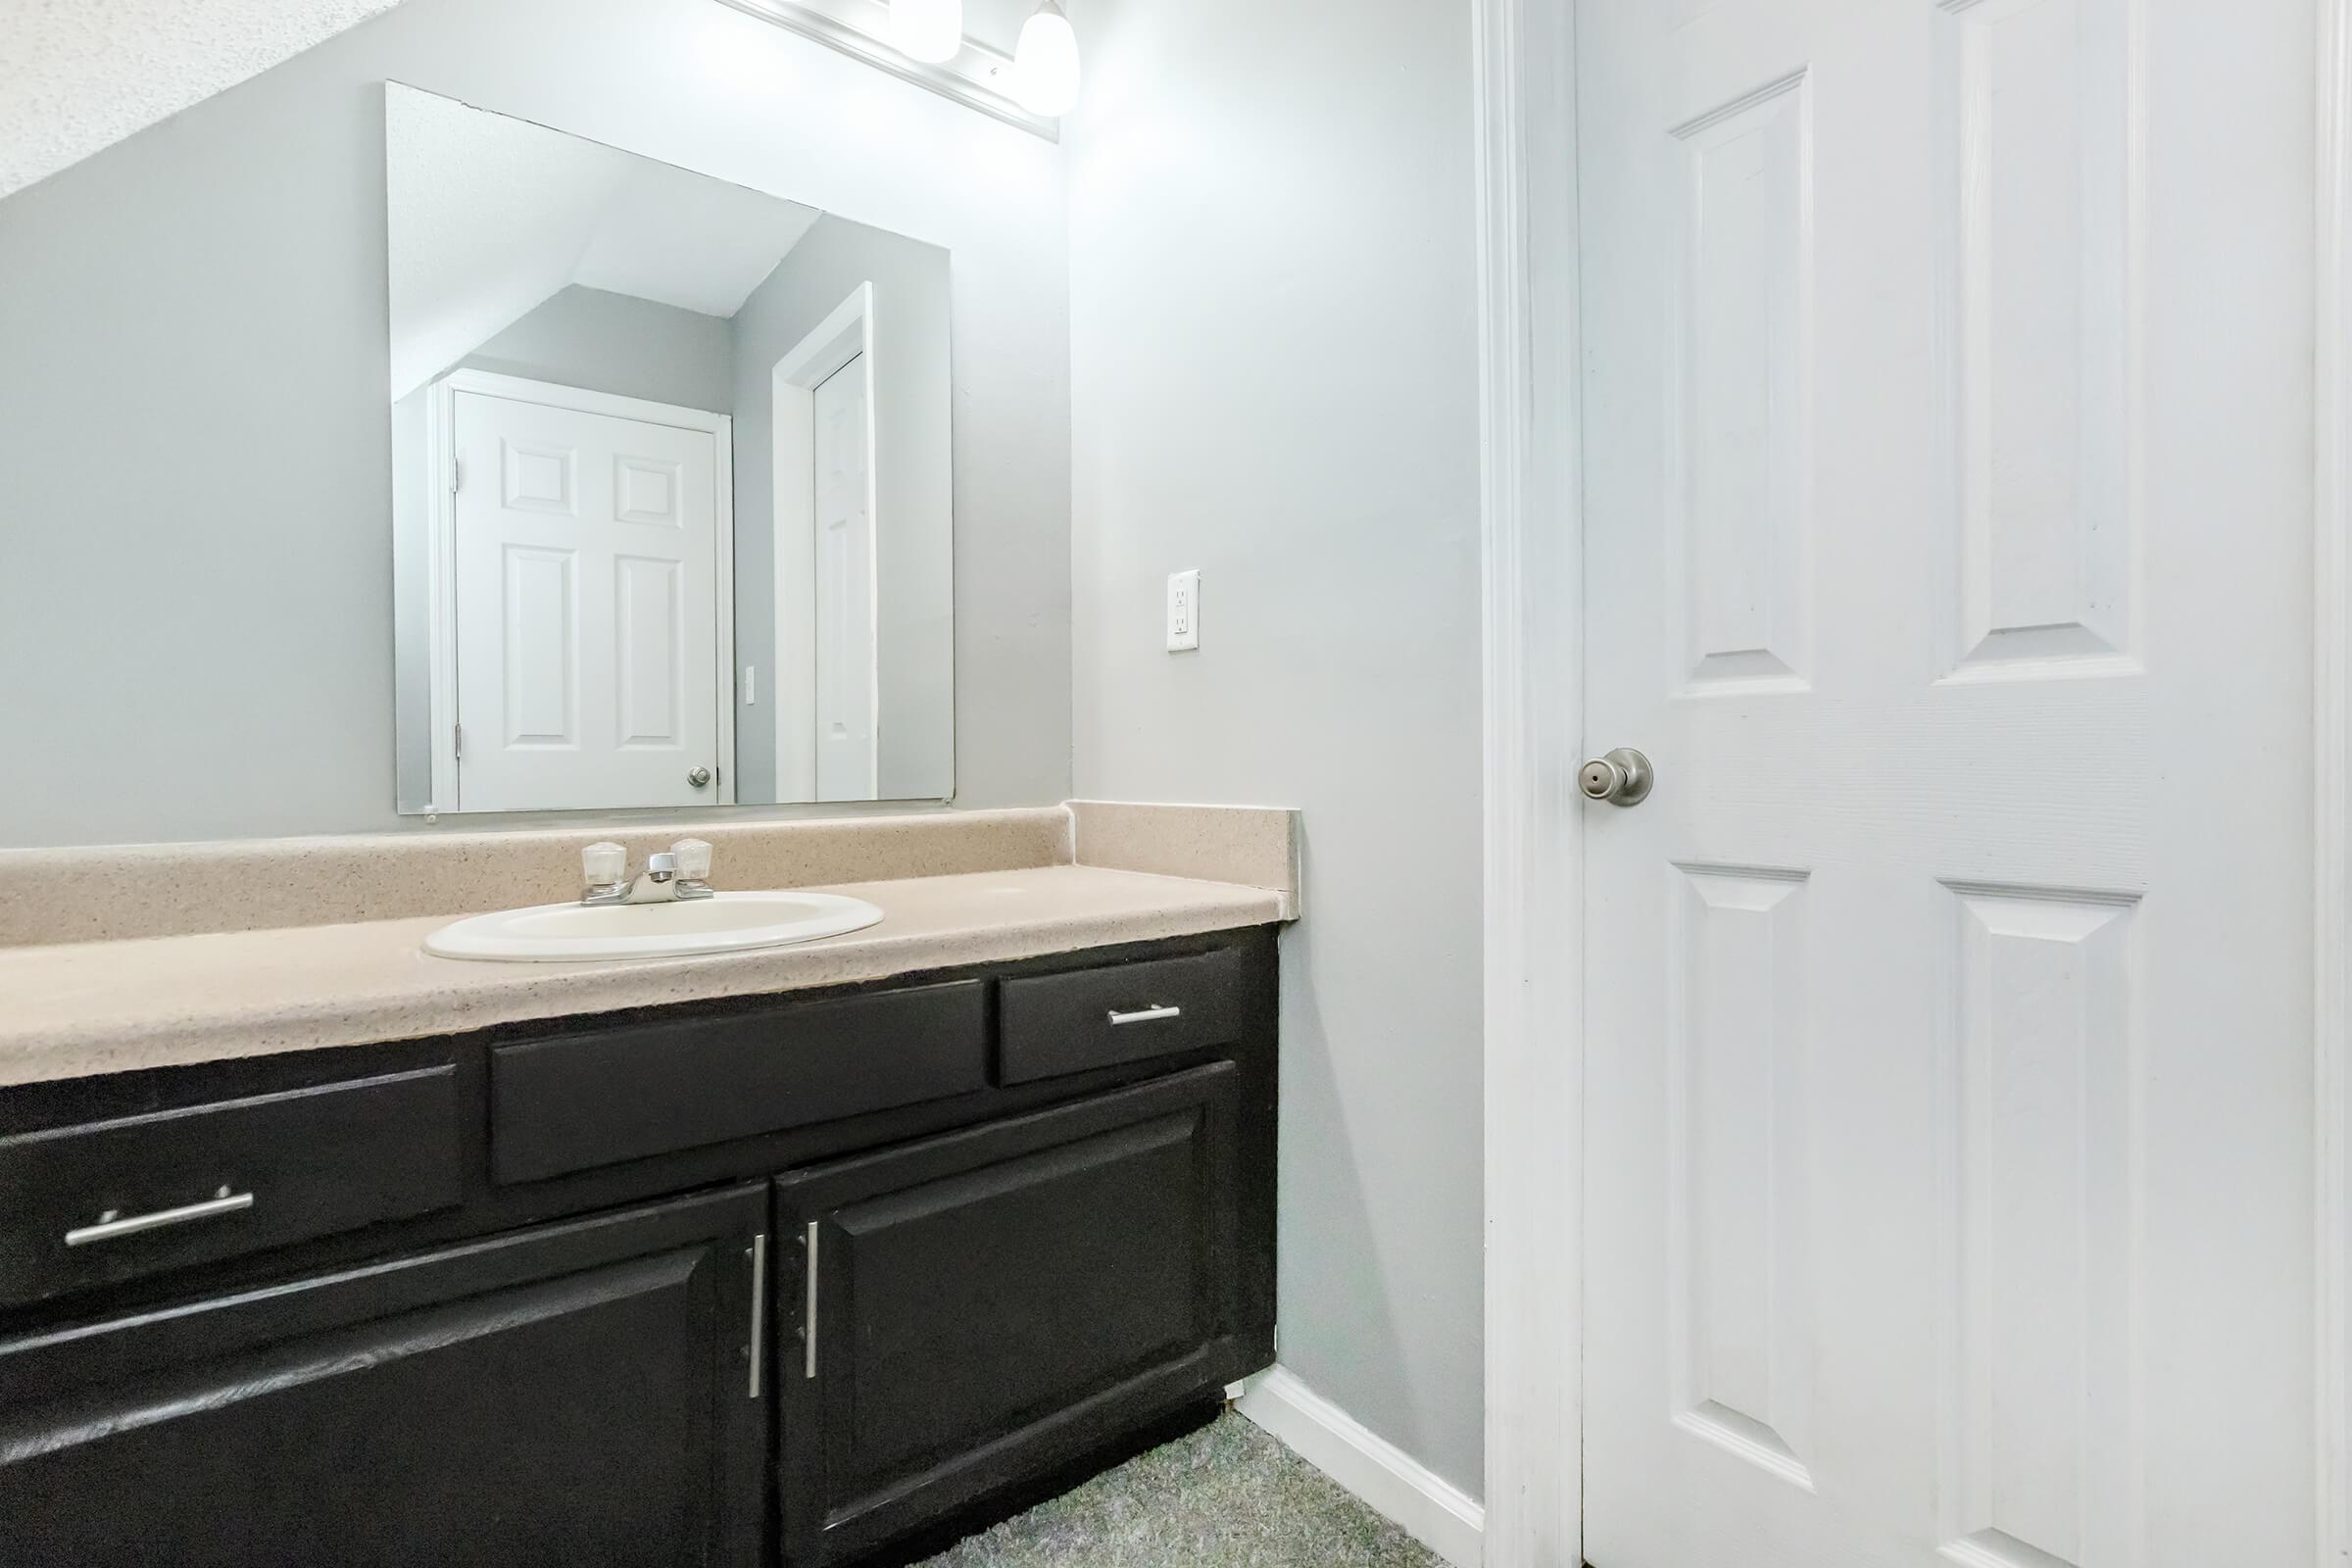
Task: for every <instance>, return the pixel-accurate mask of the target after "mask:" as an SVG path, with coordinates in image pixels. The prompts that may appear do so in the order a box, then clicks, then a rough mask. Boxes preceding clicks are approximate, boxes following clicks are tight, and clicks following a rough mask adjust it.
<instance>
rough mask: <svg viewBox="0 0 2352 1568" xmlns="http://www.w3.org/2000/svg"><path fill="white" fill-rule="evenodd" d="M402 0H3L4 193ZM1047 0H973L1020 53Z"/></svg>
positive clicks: (973, 30)
mask: <svg viewBox="0 0 2352 1568" xmlns="http://www.w3.org/2000/svg"><path fill="white" fill-rule="evenodd" d="M397 4H399V0H0V196H5V195H7V194H8V193H9V192H10V191H13V190H16V189H19V188H20V187H22V186H25V185H29V184H31V183H32V182H33V181H34V180H36V179H41V178H43V177H45V176H47V175H50V174H53V173H55V172H58V171H59V170H61V169H63V168H65V167H66V166H67V165H69V164H73V163H76V162H78V161H80V160H81V159H84V158H87V157H89V156H90V154H92V153H94V152H97V151H98V150H99V149H100V148H102V147H106V146H109V145H111V144H113V143H115V142H118V141H121V140H122V139H123V137H125V136H127V135H129V134H131V133H132V132H133V131H136V130H142V129H144V128H146V127H147V126H149V125H152V124H154V123H156V122H157V121H159V120H162V119H164V118H166V117H167V116H170V115H174V114H177V113H178V112H179V111H180V110H182V109H185V108H187V107H188V106H189V105H190V104H193V103H197V102H199V101H201V100H203V99H205V98H209V97H211V96H212V95H213V94H214V93H217V92H220V91H221V90H222V89H223V88H226V87H233V86H235V85H236V84H237V83H238V82H240V81H243V80H245V79H246V78H247V77H249V76H256V75H259V74H261V73H263V72H265V71H267V70H269V69H270V67H271V66H274V65H276V64H277V63H278V62H279V61H281V60H285V59H288V58H290V57H291V56H294V55H297V54H300V53H301V52H302V51H303V50H305V49H308V48H310V47H311V45H313V44H315V43H319V42H320V41H321V40H323V39H326V38H328V37H331V36H333V35H334V34H335V33H338V32H341V31H342V30H343V29H344V28H346V27H348V26H350V25H352V24H354V23H357V22H364V21H366V20H367V19H368V18H369V17H372V16H374V15H376V14H377V13H378V12H382V11H389V10H391V9H392V8H393V6H395V5H397ZM1036 8H1037V7H1036V0H964V30H965V31H966V32H967V33H968V34H969V35H970V36H971V37H973V38H975V39H977V40H979V41H980V42H982V43H985V44H989V45H991V46H993V47H995V48H998V49H1001V50H1004V51H1005V52H1006V53H1010V52H1011V50H1012V46H1013V43H1014V41H1015V40H1016V39H1017V38H1018V37H1019V36H1020V30H1021V23H1022V22H1023V21H1025V20H1026V19H1027V18H1028V15H1029V13H1030V12H1031V11H1034V10H1035V9H1036Z"/></svg>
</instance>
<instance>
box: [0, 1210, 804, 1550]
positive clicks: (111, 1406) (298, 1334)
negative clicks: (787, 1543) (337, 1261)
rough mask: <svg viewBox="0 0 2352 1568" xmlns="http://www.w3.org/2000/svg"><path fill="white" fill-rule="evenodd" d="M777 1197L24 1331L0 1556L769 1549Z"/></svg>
mask: <svg viewBox="0 0 2352 1568" xmlns="http://www.w3.org/2000/svg"><path fill="white" fill-rule="evenodd" d="M765 1196H766V1195H765V1194H764V1193H763V1192H762V1191H761V1190H760V1188H758V1187H743V1188H737V1189H735V1190H734V1191H732V1192H726V1193H718V1194H713V1195H710V1196H706V1197H700V1198H695V1199H691V1200H686V1201H678V1202H672V1203H666V1204H662V1205H661V1206H658V1207H653V1208H644V1209H637V1210H632V1211H628V1212H623V1213H619V1214H614V1215H609V1216H603V1217H599V1218H594V1219H587V1220H580V1221H575V1222H571V1223H566V1224H563V1225H557V1226H550V1227H548V1228H545V1229H541V1230H533V1231H524V1232H519V1233H516V1234H514V1235H511V1236H506V1237H500V1238H496V1239H493V1240H490V1241H484V1242H478V1243H473V1244H469V1245H467V1246H464V1247H457V1248H451V1249H448V1250H442V1251H436V1252H431V1253H427V1254H423V1255H420V1256H416V1257H409V1258H402V1259H398V1260H396V1261H392V1262H387V1263H381V1264H375V1265H370V1266H368V1267H363V1268H358V1269H353V1270H350V1271H348V1272H345V1273H340V1274H333V1275H327V1276H323V1277H320V1278H317V1279H308V1280H302V1281H298V1282H294V1283H290V1284H286V1285H281V1286H275V1287H271V1288H268V1289H263V1290H256V1291H251V1292H247V1293H245V1294H242V1295H238V1296H232V1297H225V1298H221V1299H214V1300H205V1301H198V1302H195V1303H193V1304H190V1305H185V1306H179V1307H172V1308H167V1309H163V1310H159V1311H154V1312H149V1313H146V1314H143V1315H140V1316H136V1317H128V1318H123V1319H119V1320H116V1321H111V1322H100V1323H94V1324H90V1325H88V1326H86V1327H80V1328H73V1329H67V1330H63V1331H57V1332H52V1333H48V1334H45V1335H42V1336H39V1337H35V1338H28V1339H20V1340H16V1341H11V1342H6V1343H0V1563H9V1564H12V1565H15V1564H24V1565H27V1568H30V1565H36V1564H38V1565H47V1564H52V1563H57V1564H66V1563H72V1564H96V1563H106V1564H131V1563H155V1564H171V1565H172V1568H202V1565H213V1564H218V1565H221V1568H230V1565H236V1568H255V1565H267V1564H285V1565H287V1568H294V1565H302V1568H316V1565H317V1564H320V1563H337V1564H381V1565H385V1568H391V1565H395V1564H399V1565H412V1564H415V1565H425V1564H430V1565H434V1568H443V1565H472V1564H479V1565H482V1568H490V1565H493V1564H496V1565H499V1568H509V1565H513V1564H517V1563H564V1564H567V1565H570V1564H595V1563H631V1564H637V1563H662V1564H670V1563H712V1564H718V1563H725V1564H753V1563H757V1562H758V1561H759V1560H760V1548H761V1542H762V1536H763V1532H764V1514H765V1508H764V1502H763V1498H764V1476H765V1473H766V1439H765V1423H764V1420H763V1417H764V1414H765V1405H764V1402H763V1401H762V1400H761V1399H760V1390H759V1389H758V1388H757V1385H756V1381H755V1380H756V1378H757V1376H758V1375H760V1373H763V1372H764V1370H765V1369H764V1367H762V1366H760V1362H759V1359H758V1358H757V1352H756V1349H755V1342H754V1339H753V1336H754V1334H755V1332H756V1330H757V1329H758V1328H759V1327H760V1317H761V1316H762V1315H763V1314H762V1312H761V1311H760V1303H759V1302H758V1301H756V1300H755V1282H754V1275H755V1273H756V1272H757V1271H758V1270H757V1269H756V1267H755V1256H756V1255H757V1258H758V1261H759V1263H760V1265H761V1266H763V1265H764V1259H765V1250H764V1244H763V1242H761V1241H760V1232H761V1230H762V1221H763V1217H764V1210H765Z"/></svg>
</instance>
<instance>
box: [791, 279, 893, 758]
mask: <svg viewBox="0 0 2352 1568" xmlns="http://www.w3.org/2000/svg"><path fill="white" fill-rule="evenodd" d="M860 355H863V356H864V359H865V408H866V417H865V440H866V452H865V487H866V488H865V515H866V517H867V518H868V519H869V521H870V524H871V526H872V528H873V530H874V544H875V549H874V563H873V564H874V569H873V571H872V573H871V575H870V577H869V580H868V582H867V587H868V589H869V590H870V591H871V593H872V594H873V596H874V603H873V605H872V606H871V607H870V613H869V616H868V620H867V624H868V625H870V626H871V627H873V629H874V646H873V649H872V650H871V653H872V658H873V662H874V670H873V678H872V679H871V680H870V681H868V682H867V685H866V689H867V690H868V691H869V692H871V693H872V694H873V701H874V711H873V714H872V716H871V719H870V722H869V724H868V726H867V727H868V730H869V732H870V733H871V734H872V735H873V738H874V780H875V787H876V790H877V792H878V791H879V789H880V785H881V777H882V768H881V750H882V711H881V705H882V669H881V663H882V647H881V628H882V606H881V583H882V553H881V531H882V505H881V502H882V497H881V482H882V465H881V458H880V452H879V438H878V435H877V431H878V429H879V427H880V425H881V420H882V411H881V408H880V407H879V405H878V403H877V401H876V391H877V389H876V387H875V384H874V285H873V284H872V283H871V282H865V283H860V284H858V286H857V288H855V289H853V290H852V291H851V292H850V297H849V298H848V299H845V300H843V301H842V302H841V303H840V304H839V305H837V306H835V307H834V308H833V310H832V312H831V313H830V314H829V315H827V316H826V317H825V319H823V320H822V321H819V322H818V323H817V324H816V325H815V326H814V327H813V328H811V329H810V330H809V334H808V335H807V336H806V337H804V338H802V339H801V340H800V342H798V343H796V344H794V345H793V346H792V348H791V349H790V350H789V351H788V352H786V354H785V355H784V357H783V358H782V359H779V360H778V361H776V363H775V365H774V366H773V367H772V368H770V369H769V371H768V437H769V441H768V448H769V453H770V457H771V461H770V470H771V478H770V483H771V484H772V486H773V489H774V496H773V503H772V515H773V517H774V546H775V572H776V606H775V619H776V642H775V656H774V657H775V667H774V670H773V672H772V675H773V678H772V679H771V680H770V681H769V682H768V684H769V686H770V687H771V688H773V690H772V694H771V697H770V701H772V702H773V703H774V704H775V709H776V799H778V800H780V801H814V800H815V799H816V798H817V791H816V443H815V417H816V414H815V410H816V389H817V388H818V387H819V386H821V385H822V384H823V383H824V382H825V381H826V380H827V379H828V378H830V377H831V376H832V375H833V374H834V373H835V372H836V371H838V370H840V368H842V367H843V366H845V365H847V364H849V363H850V362H851V361H852V360H855V359H857V358H858V356H860ZM877 798H878V797H877Z"/></svg>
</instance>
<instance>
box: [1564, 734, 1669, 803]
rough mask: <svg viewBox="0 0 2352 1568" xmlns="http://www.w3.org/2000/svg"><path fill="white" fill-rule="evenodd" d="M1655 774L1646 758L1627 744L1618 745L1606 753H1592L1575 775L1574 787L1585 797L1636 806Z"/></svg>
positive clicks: (1646, 793)
mask: <svg viewBox="0 0 2352 1568" xmlns="http://www.w3.org/2000/svg"><path fill="white" fill-rule="evenodd" d="M1656 778H1657V775H1656V774H1655V773H1653V772H1651V771H1650V766H1649V759H1648V758H1646V757H1643V756H1642V754H1641V753H1640V752H1637V751H1635V750H1634V749H1633V748H1632V747H1630V746H1620V747H1618V748H1617V750H1615V751H1613V752H1611V753H1609V754H1608V756H1606V757H1596V758H1594V759H1593V760H1592V761H1590V762H1587V763H1586V764H1585V765H1584V766H1583V767H1582V768H1581V769H1579V770H1578V772H1577V775H1576V787H1577V788H1578V789H1580V790H1582V791H1584V792H1585V799H1586V800H1588V801H1606V802H1608V803H1609V804H1610V805H1611V806H1640V805H1641V804H1642V802H1643V801H1645V800H1647V799H1648V798H1649V786H1650V785H1651V784H1652V783H1654V782H1655V781H1656Z"/></svg>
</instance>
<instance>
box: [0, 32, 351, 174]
mask: <svg viewBox="0 0 2352 1568" xmlns="http://www.w3.org/2000/svg"><path fill="white" fill-rule="evenodd" d="M397 3H398V0H202V3H200V4H192V3H190V0H0V12H5V14H6V15H5V20H0V196H4V195H6V194H7V193H8V192H10V191H12V190H16V189H18V188H19V187H21V186H25V185H29V184H31V183H32V182H33V181H34V180H36V179H40V178H42V177H43V176H44V175H48V174H53V173H55V172H57V171H59V170H61V169H63V168H65V167H66V166H67V165H68V164H72V163H75V162H77V161H79V160H81V159H83V158H87V157H88V156H89V155H90V154H92V153H94V152H96V151H98V150H99V149H100V148H101V147H105V146H108V145H109V144H111V143H114V142H117V141H120V140H122V139H123V137H125V136H127V135H129V134H130V133H131V132H132V131H135V130H139V129H142V128H144V127H146V126H148V125H151V124H153V123H156V122H157V121H159V120H162V119H164V118H165V117H166V116H169V115H173V114H177V113H178V112H179V111H180V110H182V109H185V108H187V107H188V106H189V105H190V104H193V103H196V102H198V101H200V100H202V99H205V98H209V97H211V96H212V95H213V94H214V93H217V92H219V91H221V89H222V88H224V87H232V86H234V85H236V84H237V83H238V82H240V81H243V80H245V79H246V78H247V77H248V76H254V75H258V74H260V73H262V72H265V71H267V70H269V69H270V67H271V66H274V65H276V64H277V63H278V62H279V61H281V60H284V59H286V58H287V57H288V56H291V55H296V54H299V53H301V52H302V51H303V50H305V49H308V48H309V47H310V46H311V45H313V44H315V43H318V42H319V40H321V39H323V38H327V37H330V36H332V35H333V34H335V33H338V32H341V31H342V30H343V29H344V28H345V27H348V26H350V25H352V24H353V23H355V22H362V21H365V20H366V19H368V17H372V16H374V15H375V14H376V13H377V12H379V11H389V10H391V9H392V7H393V6H394V5H395V4H397Z"/></svg>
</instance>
